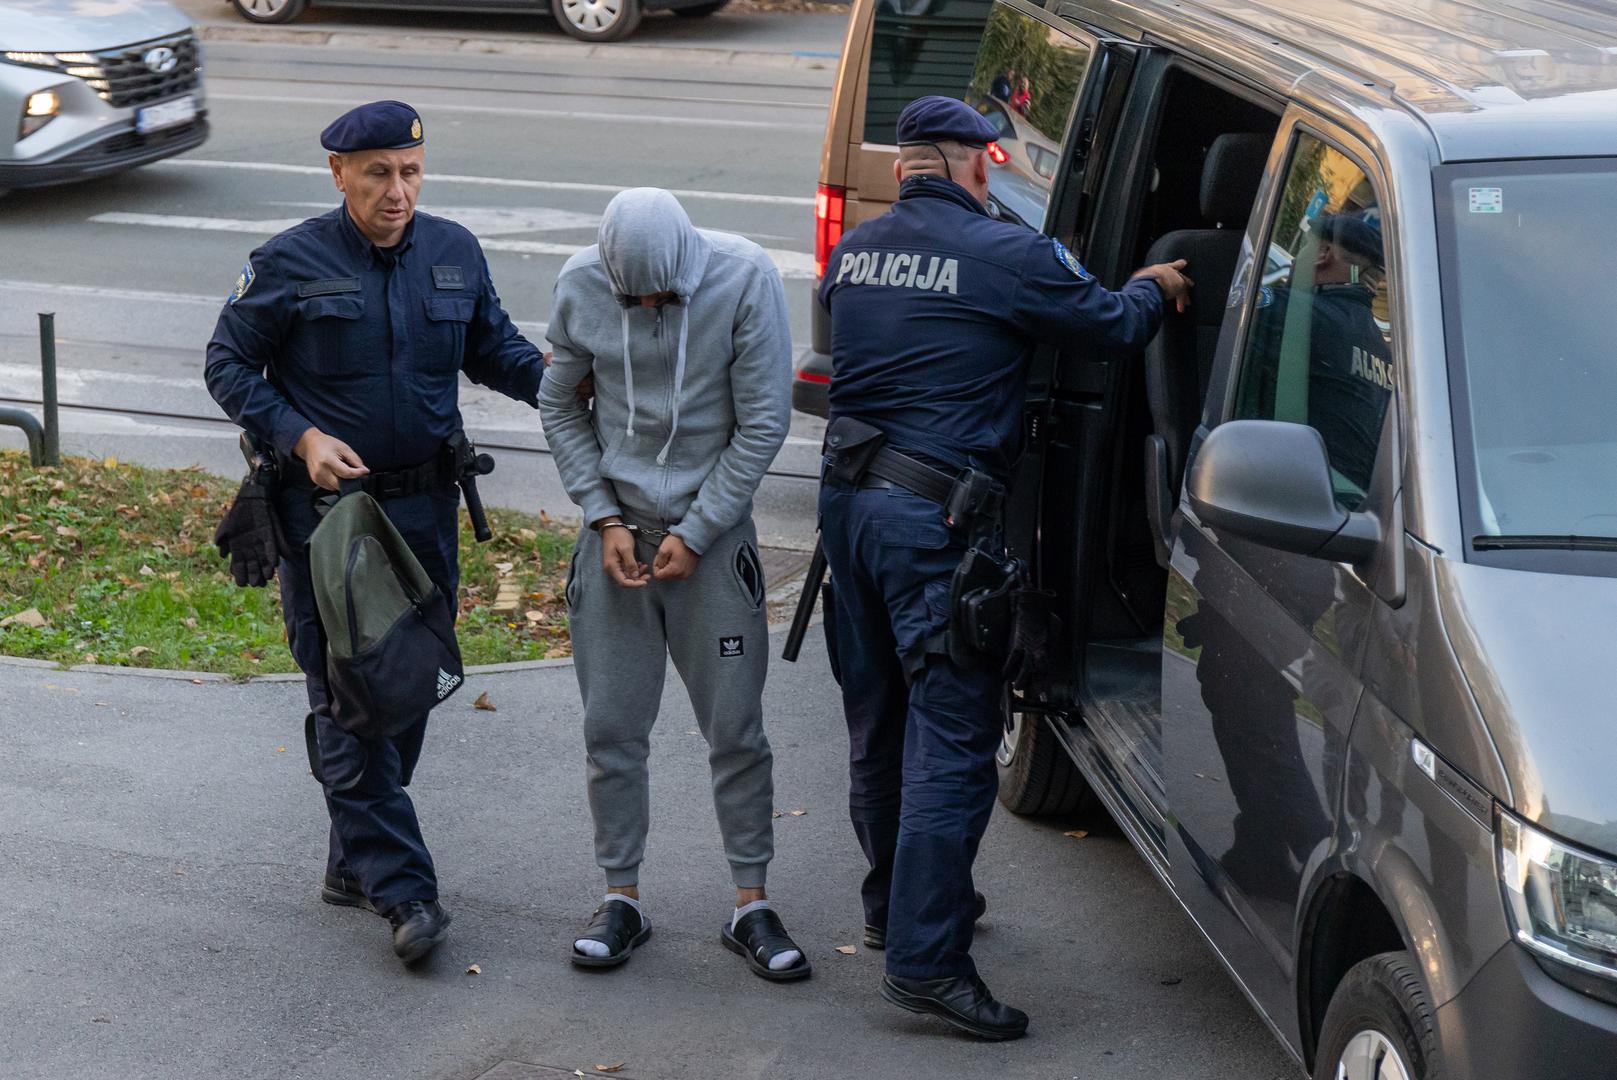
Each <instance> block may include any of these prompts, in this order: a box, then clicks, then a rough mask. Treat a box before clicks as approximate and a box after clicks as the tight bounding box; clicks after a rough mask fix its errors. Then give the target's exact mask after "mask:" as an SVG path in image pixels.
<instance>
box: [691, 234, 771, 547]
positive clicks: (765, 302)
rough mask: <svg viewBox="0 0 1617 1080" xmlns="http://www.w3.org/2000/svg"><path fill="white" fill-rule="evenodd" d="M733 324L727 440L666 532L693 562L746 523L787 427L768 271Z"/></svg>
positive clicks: (753, 287)
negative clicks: (731, 423)
mask: <svg viewBox="0 0 1617 1080" xmlns="http://www.w3.org/2000/svg"><path fill="white" fill-rule="evenodd" d="M736 320H737V326H736V329H735V333H734V336H733V338H732V342H733V345H732V347H733V348H734V350H735V360H734V362H733V363H732V364H731V365H730V393H731V395H732V397H733V398H734V401H735V417H736V427H735V432H734V434H732V435H731V436H730V443H729V445H728V446H726V447H725V448H724V450H723V452H722V453H720V455H719V461H718V464H716V465H715V466H714V467H713V471H712V472H710V473H708V475H707V479H705V480H703V481H702V486H701V487H700V488H699V489H698V490H697V492H696V498H695V499H693V500H692V501H691V505H690V509H688V510H687V511H686V512H685V517H684V518H683V519H682V520H681V521H680V522H679V524H677V525H675V526H674V527H673V528H672V529H670V530H669V531H670V532H673V533H675V534H677V535H678V536H679V537H680V538H681V539H682V540H684V541H685V543H686V544H688V545H690V548H691V550H692V551H695V552H696V553H697V554H701V553H702V552H704V551H706V550H707V548H708V546H709V545H711V544H712V543H713V541H714V540H717V539H718V538H719V536H720V535H722V534H723V533H724V532H726V531H727V530H729V529H732V528H734V527H735V526H736V525H737V524H739V523H740V522H741V519H742V518H743V517H745V516H746V513H747V508H748V507H750V506H751V505H752V497H753V495H754V493H756V492H757V490H758V485H759V484H761V483H763V479H764V476H765V475H766V474H767V473H768V472H769V466H770V465H771V464H772V463H773V462H774V460H775V455H776V454H778V453H780V448H781V446H783V445H784V444H785V442H786V433H787V431H788V430H789V429H790V427H791V422H792V400H791V394H792V389H791V387H792V333H791V327H790V324H789V323H788V322H787V318H786V291H785V289H784V287H783V286H782V285H781V280H780V273H779V271H777V270H775V269H774V267H773V266H771V267H770V268H769V270H768V271H767V272H765V273H761V274H758V275H756V276H755V277H754V278H753V280H752V282H751V283H750V284H749V286H748V288H747V292H746V295H745V296H743V297H742V300H741V306H740V310H739V311H738V312H737V315H736Z"/></svg>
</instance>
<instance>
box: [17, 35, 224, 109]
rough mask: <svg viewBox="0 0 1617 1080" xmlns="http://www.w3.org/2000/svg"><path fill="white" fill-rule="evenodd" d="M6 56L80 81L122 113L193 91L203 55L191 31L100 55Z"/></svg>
mask: <svg viewBox="0 0 1617 1080" xmlns="http://www.w3.org/2000/svg"><path fill="white" fill-rule="evenodd" d="M5 55H6V59H7V60H10V61H12V62H13V63H19V64H28V65H29V66H31V67H39V68H46V69H48V70H51V71H60V72H62V73H63V74H66V75H72V76H73V77H75V78H79V79H83V80H84V81H85V82H86V83H88V84H89V86H90V89H92V90H94V91H95V92H96V93H97V94H99V95H101V98H102V100H103V101H106V102H107V103H108V104H110V105H113V106H116V107H117V108H120V109H122V108H128V107H129V106H132V105H146V104H149V103H150V102H153V101H162V100H163V99H164V98H170V97H174V96H176V95H178V94H183V93H185V92H186V91H189V90H195V89H196V88H197V86H198V85H199V84H200V83H201V81H202V50H201V48H200V46H198V44H197V39H196V35H195V34H193V33H191V32H189V31H187V32H186V33H183V34H174V35H171V36H169V37H165V38H156V39H153V40H151V41H143V42H140V43H139V44H136V45H124V46H121V47H119V48H116V49H103V50H101V51H100V52H89V53H20V52H8V53H6V54H5ZM148 57H150V58H151V59H150V60H148Z"/></svg>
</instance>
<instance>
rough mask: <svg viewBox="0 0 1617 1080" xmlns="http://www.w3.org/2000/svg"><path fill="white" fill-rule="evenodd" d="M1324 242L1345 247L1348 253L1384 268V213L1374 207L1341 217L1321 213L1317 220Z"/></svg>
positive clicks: (1339, 215)
mask: <svg viewBox="0 0 1617 1080" xmlns="http://www.w3.org/2000/svg"><path fill="white" fill-rule="evenodd" d="M1314 228H1316V229H1317V230H1318V231H1319V232H1318V235H1319V238H1320V239H1321V240H1326V241H1329V242H1330V243H1333V244H1337V245H1339V246H1341V247H1342V248H1344V249H1345V250H1346V251H1347V252H1348V253H1349V254H1351V255H1357V256H1358V257H1359V258H1361V259H1365V260H1368V261H1369V262H1370V263H1371V264H1372V265H1374V266H1381V265H1383V260H1384V259H1385V256H1384V255H1383V253H1382V244H1381V211H1380V210H1378V209H1377V208H1375V207H1373V206H1372V207H1368V208H1366V209H1364V210H1358V211H1349V212H1346V213H1340V214H1321V215H1320V216H1319V217H1317V218H1315V219H1314Z"/></svg>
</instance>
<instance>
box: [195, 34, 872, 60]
mask: <svg viewBox="0 0 1617 1080" xmlns="http://www.w3.org/2000/svg"><path fill="white" fill-rule="evenodd" d="M196 32H197V35H198V36H199V37H200V38H201V39H202V40H203V41H236V42H251V43H255V44H260V45H299V46H312V45H321V46H331V47H334V48H348V49H395V50H400V51H417V52H419V51H431V52H446V51H447V52H460V53H476V54H481V55H489V54H493V55H500V56H522V57H530V58H534V59H555V60H618V61H628V62H630V63H635V62H656V61H675V62H683V63H688V64H704V65H707V66H709V67H720V66H727V65H745V66H749V67H777V68H788V69H793V70H798V71H827V72H834V71H835V70H836V64H837V59H838V57H839V56H840V55H841V53H840V51H834V50H824V51H821V50H798V51H796V52H764V51H755V50H747V49H711V48H702V47H700V46H698V47H693V48H679V47H674V46H668V45H634V44H618V45H587V44H584V43H582V42H579V43H576V44H575V43H571V42H562V41H529V40H524V39H520V38H489V37H455V36H453V35H450V34H444V35H436V34H407V33H405V34H401V33H366V32H362V31H354V30H314V29H309V30H303V29H297V28H294V27H283V26H228V25H220V24H217V23H201V24H199V25H198V26H197V27H196Z"/></svg>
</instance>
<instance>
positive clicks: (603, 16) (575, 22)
mask: <svg viewBox="0 0 1617 1080" xmlns="http://www.w3.org/2000/svg"><path fill="white" fill-rule="evenodd" d="M550 14H551V15H552V16H554V17H555V19H556V21H557V22H558V23H560V24H561V28H562V32H563V33H565V34H567V35H568V36H569V37H575V38H577V39H578V40H580V41H590V42H594V43H596V44H601V43H603V42H608V41H622V40H623V39H624V38H626V37H628V36H629V35H630V34H632V33H634V32H635V28H636V27H638V26H639V25H640V20H641V19H642V18H644V17H645V9H644V8H643V7H641V6H640V0H550Z"/></svg>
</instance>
